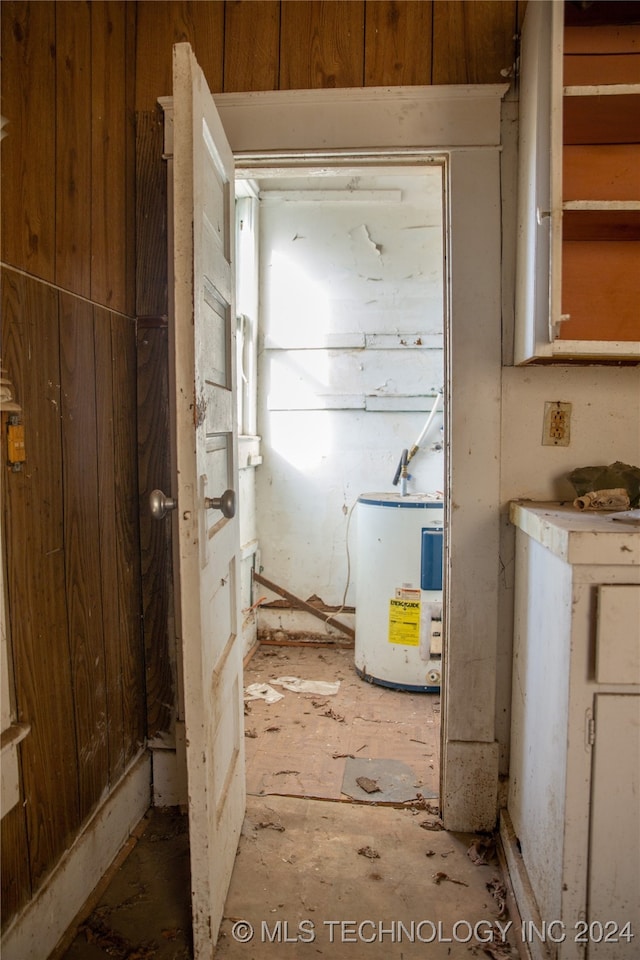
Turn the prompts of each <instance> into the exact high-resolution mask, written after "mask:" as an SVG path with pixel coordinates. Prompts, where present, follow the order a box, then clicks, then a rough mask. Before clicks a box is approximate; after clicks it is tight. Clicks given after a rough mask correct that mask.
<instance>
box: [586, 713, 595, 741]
mask: <svg viewBox="0 0 640 960" xmlns="http://www.w3.org/2000/svg"><path fill="white" fill-rule="evenodd" d="M586 721H587V722H586V726H585V742H586V745H587V746H588V747H592V746H593V745H594V743H595V742H596V721H595V719H594V717H593V714H592V713H591V710H587V713H586Z"/></svg>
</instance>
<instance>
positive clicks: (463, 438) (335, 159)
mask: <svg viewBox="0 0 640 960" xmlns="http://www.w3.org/2000/svg"><path fill="white" fill-rule="evenodd" d="M507 90H508V85H507V84H497V85H480V86H477V85H470V86H455V87H447V86H435V87H434V86H431V87H389V88H386V87H385V88H366V89H360V88H355V89H354V88H345V89H336V90H311V91H310V90H306V91H279V92H256V93H240V94H236V93H230V94H220V95H218V96H216V97H215V98H214V99H215V102H216V106H217V108H218V111H219V113H220V116H221V118H222V122H223V125H224V128H225V131H226V133H227V136H228V139H229V142H230V145H231V149H232V150H233V152H234V155H235V160H236V175H237V176H241V177H248V178H250V179H251V178H253V179H256V178H261V177H265V176H268V175H277V174H283V172H284V171H288V172H289V175H291V171H292V169H295V171H296V172H300V171H304V170H306V172H307V173H309V171H312V172H313V175H318V176H320V175H322V174H323V173H331V172H334V173H335V172H336V171H337V170H338V169H339V170H340V172H341V173H344V171H345V169H350V168H351V167H353V168H356V167H357V168H360V167H362V166H364V165H366V166H367V169H371V168H372V167H373V166H383V165H386V166H387V167H390V166H392V165H397V166H400V165H405V164H410V165H413V166H416V165H420V164H427V163H433V162H439V163H442V162H444V163H445V166H446V171H445V191H446V206H447V276H446V281H445V283H446V301H447V309H448V331H447V334H446V337H445V364H446V368H447V393H446V397H445V419H446V431H445V433H446V436H447V437H448V438H450V446H449V450H448V453H447V458H446V471H447V503H446V506H445V517H446V523H445V528H446V534H445V551H446V558H447V563H446V565H445V566H446V569H445V596H446V598H447V599H446V623H447V628H446V633H447V636H446V637H445V663H446V664H447V668H446V669H445V675H444V683H443V687H444V688H445V690H446V696H444V697H443V741H442V747H443V762H442V764H441V770H442V784H441V806H442V810H443V818H444V823H445V826H446V827H447V829H450V830H467V829H469V830H477V829H487V830H489V829H492V828H493V827H494V826H495V823H496V817H497V792H498V777H497V764H495V763H494V751H495V753H496V755H497V744H496V743H495V733H496V717H495V703H496V674H497V671H496V661H497V634H498V577H497V575H496V571H497V570H498V568H499V539H500V486H499V483H500V403H501V392H500V382H501V335H502V331H501V305H502V286H501V283H502V274H501V188H500V158H501V151H502V144H501V123H500V121H501V102H502V98H503V97H504V95H505V93H506V92H507ZM511 146H513V145H511ZM452 384H455V389H454V390H452V389H451V385H452ZM451 585H453V586H451ZM456 585H457V587H456ZM448 637H455V642H454V643H453V644H451V645H450V646H449V645H448V639H447V638H448ZM449 746H450V749H449ZM456 765H457V767H458V769H456ZM479 780H482V782H483V784H484V789H483V791H482V795H479V793H478V790H477V789H475V788H474V784H476V783H477V782H478V781H479Z"/></svg>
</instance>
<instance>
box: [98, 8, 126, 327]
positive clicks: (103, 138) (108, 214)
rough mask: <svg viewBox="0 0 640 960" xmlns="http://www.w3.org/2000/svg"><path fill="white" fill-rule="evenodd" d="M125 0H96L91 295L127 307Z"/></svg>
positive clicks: (119, 307)
mask: <svg viewBox="0 0 640 960" xmlns="http://www.w3.org/2000/svg"><path fill="white" fill-rule="evenodd" d="M126 6H127V5H126V4H124V5H123V4H121V3H117V2H115V0H93V3H92V4H91V103H92V110H91V299H92V300H93V302H94V303H100V304H102V305H104V306H110V307H112V308H113V309H115V310H120V311H121V312H123V313H124V312H125V311H126V308H127V297H126V270H127V242H128V239H129V238H128V237H127V192H126V187H127V176H126V163H127V160H128V159H129V158H128V157H127V151H126V134H127V110H126V107H127V103H126V91H125V80H126V70H125V52H126V51H125V13H126Z"/></svg>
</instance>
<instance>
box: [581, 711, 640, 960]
mask: <svg viewBox="0 0 640 960" xmlns="http://www.w3.org/2000/svg"><path fill="white" fill-rule="evenodd" d="M595 700H596V704H595V721H596V737H595V745H594V754H593V767H592V792H591V837H590V849H589V908H588V921H589V927H588V929H587V930H586V931H585V938H586V942H587V943H588V948H587V957H588V960H634V958H636V957H637V956H638V949H639V945H640V802H639V798H640V696H638V695H637V694H636V695H632V694H629V695H626V694H598V695H597V696H596V698H595ZM625 924H630V925H631V929H632V932H633V933H634V934H635V935H634V937H633V939H625V938H624V936H623V937H620V933H621V932H622V931H624V928H625ZM601 925H602V926H601ZM613 937H617V942H615V940H612V939H611V938H613ZM607 938H609V939H607Z"/></svg>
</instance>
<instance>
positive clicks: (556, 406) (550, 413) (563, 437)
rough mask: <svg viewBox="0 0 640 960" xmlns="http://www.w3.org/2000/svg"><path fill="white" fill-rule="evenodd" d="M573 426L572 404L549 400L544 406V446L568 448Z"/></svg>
mask: <svg viewBox="0 0 640 960" xmlns="http://www.w3.org/2000/svg"><path fill="white" fill-rule="evenodd" d="M570 426H571V404H570V403H561V402H560V400H547V401H546V402H545V405H544V426H543V428H542V445H543V446H546V447H568V446H569V440H570Z"/></svg>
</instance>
